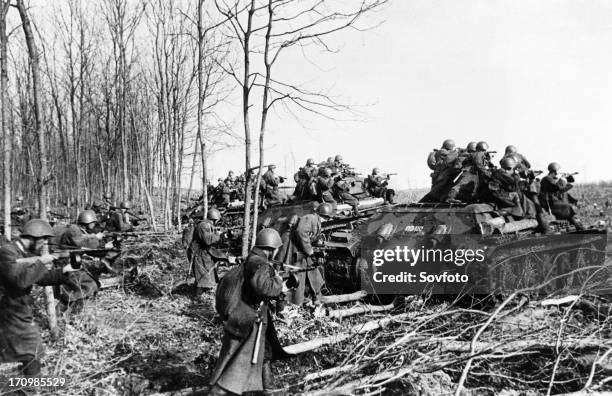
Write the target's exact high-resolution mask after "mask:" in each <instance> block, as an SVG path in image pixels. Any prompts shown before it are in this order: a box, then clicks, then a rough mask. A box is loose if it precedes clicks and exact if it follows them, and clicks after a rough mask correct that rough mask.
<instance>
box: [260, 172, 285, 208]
mask: <svg viewBox="0 0 612 396" xmlns="http://www.w3.org/2000/svg"><path fill="white" fill-rule="evenodd" d="M274 169H276V165H270V166H268V170H267V172H266V173H264V175H263V176H262V178H261V185H260V188H261V190H262V193H263V196H264V202H263V203H264V207H270V206H274V205H282V204H284V203H285V202H286V201H287V195H286V194H284V193H283V192H281V191H280V189H279V186H280V184H281V183H284V182H285V178H284V177H282V176H278V175H277V174H276V173H274Z"/></svg>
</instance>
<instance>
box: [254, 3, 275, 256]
mask: <svg viewBox="0 0 612 396" xmlns="http://www.w3.org/2000/svg"><path fill="white" fill-rule="evenodd" d="M273 16H274V11H273V9H272V0H268V26H267V28H266V39H265V46H264V66H265V68H266V80H265V82H264V87H263V98H262V107H261V125H260V128H259V172H257V183H256V184H255V199H254V200H253V207H254V211H253V238H251V241H252V242H251V247H252V245H254V244H255V236H256V235H257V215H258V210H257V208H258V207H259V186H260V184H261V174H262V172H263V167H264V154H265V149H264V137H265V132H266V121H267V119H268V110H269V103H268V102H269V99H268V96H269V94H270V78H271V72H272V64H271V63H270V34H271V33H272V20H273ZM262 199H263V198H262Z"/></svg>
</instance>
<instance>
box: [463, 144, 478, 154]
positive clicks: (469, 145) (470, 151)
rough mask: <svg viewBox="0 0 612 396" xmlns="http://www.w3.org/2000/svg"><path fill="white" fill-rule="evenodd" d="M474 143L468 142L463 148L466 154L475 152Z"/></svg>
mask: <svg viewBox="0 0 612 396" xmlns="http://www.w3.org/2000/svg"><path fill="white" fill-rule="evenodd" d="M476 144H477V143H476V142H469V143H468V144H467V146H466V148H465V150H466V151H467V152H468V153H475V152H476Z"/></svg>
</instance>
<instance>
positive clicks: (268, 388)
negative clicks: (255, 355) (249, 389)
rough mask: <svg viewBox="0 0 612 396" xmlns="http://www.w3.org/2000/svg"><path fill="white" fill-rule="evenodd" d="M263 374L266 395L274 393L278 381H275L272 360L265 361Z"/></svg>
mask: <svg viewBox="0 0 612 396" xmlns="http://www.w3.org/2000/svg"><path fill="white" fill-rule="evenodd" d="M261 376H262V377H261V378H262V382H263V388H264V395H273V394H274V390H276V383H275V381H274V375H272V367H271V366H270V361H264V363H263V370H262V374H261Z"/></svg>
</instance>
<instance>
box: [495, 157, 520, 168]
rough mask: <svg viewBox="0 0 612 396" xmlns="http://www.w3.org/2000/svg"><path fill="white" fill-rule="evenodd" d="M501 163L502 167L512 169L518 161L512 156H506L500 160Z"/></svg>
mask: <svg viewBox="0 0 612 396" xmlns="http://www.w3.org/2000/svg"><path fill="white" fill-rule="evenodd" d="M499 165H500V166H501V167H502V169H506V170H510V169H514V167H515V166H516V161H515V160H514V158H512V157H504V158H502V159H501V161H499Z"/></svg>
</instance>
